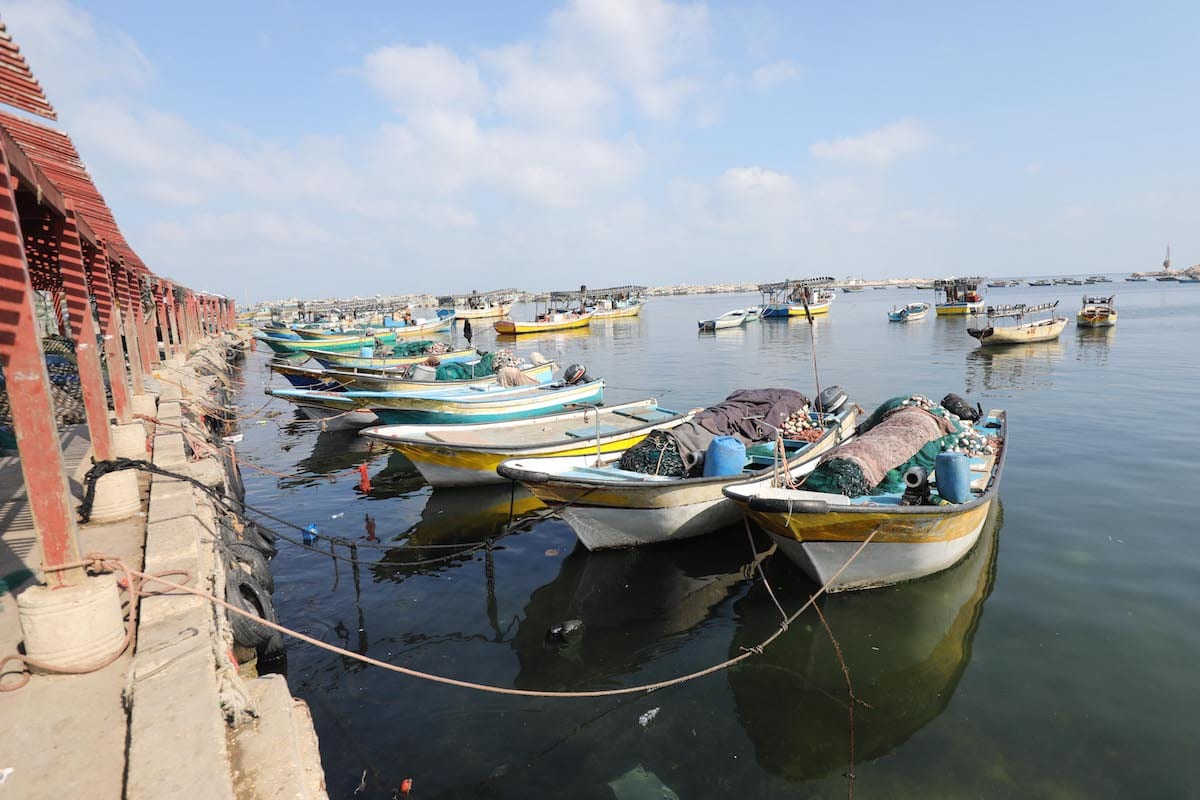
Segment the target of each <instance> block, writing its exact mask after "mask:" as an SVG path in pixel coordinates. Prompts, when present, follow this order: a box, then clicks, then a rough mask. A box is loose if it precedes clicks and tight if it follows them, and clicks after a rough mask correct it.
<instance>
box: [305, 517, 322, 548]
mask: <svg viewBox="0 0 1200 800" xmlns="http://www.w3.org/2000/svg"><path fill="white" fill-rule="evenodd" d="M320 535H321V531H320V529H319V528H317V526H316V524H315V523H314V524H312V525H309V526H308V527H307V528H305V529H304V543H305V544H306V545H310V546H311V545H314V544H316V543H317V538H318V537H319V536H320Z"/></svg>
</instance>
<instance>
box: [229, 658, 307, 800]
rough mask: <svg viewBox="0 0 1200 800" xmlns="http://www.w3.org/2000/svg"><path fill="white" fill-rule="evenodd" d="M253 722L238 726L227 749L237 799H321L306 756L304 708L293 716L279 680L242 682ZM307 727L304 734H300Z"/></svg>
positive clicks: (274, 677)
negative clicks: (255, 715) (254, 711)
mask: <svg viewBox="0 0 1200 800" xmlns="http://www.w3.org/2000/svg"><path fill="white" fill-rule="evenodd" d="M246 686H247V689H248V690H249V692H250V697H251V699H252V701H253V703H254V706H255V708H257V709H258V719H256V720H255V721H254V722H252V723H250V724H247V725H243V726H242V727H241V728H239V729H238V730H237V732H236V733H235V734H234V736H233V744H232V747H231V755H232V762H233V768H234V774H235V787H236V791H237V796H238V798H239V800H285V798H286V799H287V800H293V799H295V800H318V799H319V800H325V798H327V797H328V795H327V794H326V793H325V774H324V771H323V770H322V769H321V759H320V755H319V754H315V753H314V752H313V751H312V749H311V748H312V744H313V739H312V738H311V730H312V725H311V717H309V716H308V715H307V706H303V704H301V705H302V706H303V710H302V711H299V712H298V711H297V709H296V703H297V702H298V701H296V700H293V699H292V696H291V692H289V690H288V686H287V681H286V680H285V679H284V678H283V677H282V676H280V675H268V676H266V677H262V678H256V679H254V680H251V681H247V683H246ZM305 723H307V730H305V729H304V728H305Z"/></svg>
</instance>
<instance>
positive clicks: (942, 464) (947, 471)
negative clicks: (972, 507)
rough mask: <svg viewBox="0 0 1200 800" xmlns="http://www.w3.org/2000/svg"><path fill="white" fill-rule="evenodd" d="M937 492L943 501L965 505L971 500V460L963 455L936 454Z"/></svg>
mask: <svg viewBox="0 0 1200 800" xmlns="http://www.w3.org/2000/svg"><path fill="white" fill-rule="evenodd" d="M934 469H935V470H936V471H937V473H936V474H937V491H938V494H939V495H941V497H942V499H943V500H949V501H950V502H951V503H965V502H967V501H968V500H970V499H971V460H970V459H968V458H967V457H966V455H964V454H963V453H938V457H937V464H936V465H935V466H934Z"/></svg>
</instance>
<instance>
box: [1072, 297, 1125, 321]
mask: <svg viewBox="0 0 1200 800" xmlns="http://www.w3.org/2000/svg"><path fill="white" fill-rule="evenodd" d="M1115 299H1116V295H1109V296H1108V297H1088V296H1087V295H1084V297H1083V305H1082V306H1081V307H1080V309H1079V313H1078V314H1076V315H1075V324H1076V325H1077V326H1079V327H1080V328H1111V327H1112V326H1114V325H1116V324H1117V306H1116V304H1115V303H1114V302H1113V301H1114V300H1115Z"/></svg>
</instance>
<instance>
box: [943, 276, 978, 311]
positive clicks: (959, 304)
mask: <svg viewBox="0 0 1200 800" xmlns="http://www.w3.org/2000/svg"><path fill="white" fill-rule="evenodd" d="M981 283H983V278H947V279H946V280H941V281H934V284H933V285H934V288H935V289H936V290H937V291H940V292H942V294H943V298H942V299H941V300H939V301H938V302H937V303H936V308H937V315H938V316H939V317H944V316H961V315H964V314H978V313H979V312H980V311H983V295H981V294H980V293H979V285H980V284H981Z"/></svg>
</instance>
